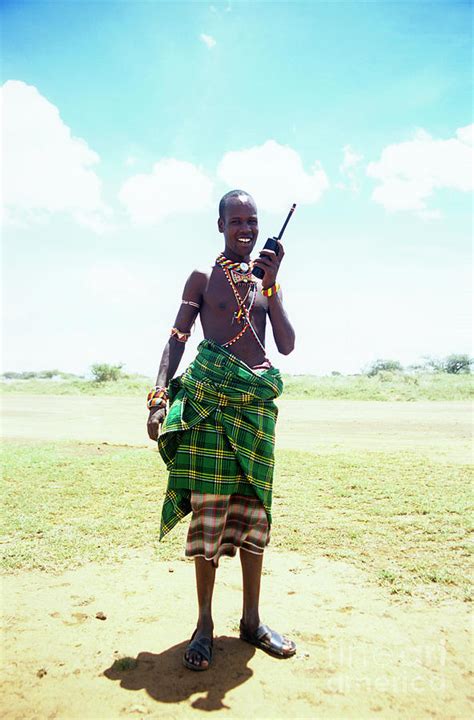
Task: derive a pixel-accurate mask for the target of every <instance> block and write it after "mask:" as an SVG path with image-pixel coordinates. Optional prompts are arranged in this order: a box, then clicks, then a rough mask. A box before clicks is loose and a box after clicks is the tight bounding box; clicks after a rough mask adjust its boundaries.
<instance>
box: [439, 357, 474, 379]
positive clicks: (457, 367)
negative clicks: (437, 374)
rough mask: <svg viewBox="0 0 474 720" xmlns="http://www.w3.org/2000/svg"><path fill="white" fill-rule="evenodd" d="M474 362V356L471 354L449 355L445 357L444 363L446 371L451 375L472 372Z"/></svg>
mask: <svg viewBox="0 0 474 720" xmlns="http://www.w3.org/2000/svg"><path fill="white" fill-rule="evenodd" d="M473 363H474V358H471V357H469V355H465V354H463V355H459V354H458V355H456V354H455V355H448V357H447V358H445V359H444V361H443V365H444V372H447V373H449V374H450V375H460V374H461V373H470V372H471V365H472V364H473Z"/></svg>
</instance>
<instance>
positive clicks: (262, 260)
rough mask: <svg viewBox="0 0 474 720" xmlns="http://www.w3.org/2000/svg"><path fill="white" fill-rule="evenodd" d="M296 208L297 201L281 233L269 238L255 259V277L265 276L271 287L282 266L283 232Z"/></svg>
mask: <svg viewBox="0 0 474 720" xmlns="http://www.w3.org/2000/svg"><path fill="white" fill-rule="evenodd" d="M295 208H296V203H293V205H292V206H291V209H290V212H289V213H288V216H287V218H286V220H285V222H284V223H283V227H282V229H281V230H280V234H279V235H278V237H272V238H268V240H267V242H266V243H265V245H264V246H263V249H262V250H261V251H260V257H259V258H257V259H256V260H255V261H254V266H253V270H252V273H253V274H254V275H255V277H257V278H260V279H262V278H263V277H265V280H264V285H265V287H270V286H271V285H274V283H275V278H276V274H277V272H278V268H279V267H280V263H281V261H282V259H283V256H284V254H285V253H284V250H283V245H282V244H281V242H280V240H281V238H282V236H283V233H284V232H285V229H286V226H287V225H288V223H289V221H290V218H291V216H292V215H293V213H294V211H295Z"/></svg>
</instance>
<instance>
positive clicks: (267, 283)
mask: <svg viewBox="0 0 474 720" xmlns="http://www.w3.org/2000/svg"><path fill="white" fill-rule="evenodd" d="M278 245H279V248H280V252H279V253H278V255H277V254H276V253H275V252H274V251H273V250H262V251H261V252H260V257H259V258H257V260H255V262H254V265H257V266H258V267H260V268H262V270H263V271H264V273H265V275H264V276H263V283H262V286H263V288H264V289H267V288H269V287H272V286H273V285H275V283H276V281H277V279H276V278H277V274H278V269H279V267H280V263H281V261H282V260H283V256H284V254H285V252H284V250H283V245H282V244H281V243H280V242H279V243H278ZM267 302H268V316H269V318H270V322H271V324H272V330H273V337H274V338H275V343H276V346H277V348H278V352H280V353H281V354H282V355H289V354H290V353H291V352H292V351H293V350H294V347H295V331H294V330H293V326H292V325H291V323H290V321H289V320H288V316H287V314H286V312H285V308H284V307H283V298H282V295H281V290H279V291H278V292H277V293H274V294H273V295H271V296H270V297H269V298H267Z"/></svg>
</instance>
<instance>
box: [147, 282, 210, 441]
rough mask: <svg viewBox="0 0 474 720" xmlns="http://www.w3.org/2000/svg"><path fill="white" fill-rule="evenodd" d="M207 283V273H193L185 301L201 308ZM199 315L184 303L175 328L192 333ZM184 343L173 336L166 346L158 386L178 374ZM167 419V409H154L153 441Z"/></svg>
mask: <svg viewBox="0 0 474 720" xmlns="http://www.w3.org/2000/svg"><path fill="white" fill-rule="evenodd" d="M206 282H207V276H206V275H205V273H202V272H199V271H197V270H195V271H194V272H192V273H191V275H190V276H189V278H188V280H187V281H186V285H185V286H184V290H183V301H185V300H187V301H188V302H189V301H191V302H193V303H195V304H196V305H199V306H201V304H202V298H203V293H204V288H205V283H206ZM198 314H199V308H197V307H195V306H194V305H188V304H186V303H184V302H183V303H182V304H181V306H180V308H179V311H178V314H177V316H176V320H175V323H174V327H175V328H176V329H177V330H179V331H180V332H182V333H190V332H191V328H192V326H193V325H194V323H195V321H196V318H197V316H198ZM184 346H185V343H184V342H180V341H179V340H178V339H177V337H176V336H171V337H170V338H169V340H168V342H167V343H166V345H165V348H164V350H163V354H162V356H161V361H160V367H159V370H158V375H157V377H156V385H157V386H159V387H167V385H168V383H169V381H170V380H171V378H172V377H174V375H175V374H176V371H177V370H178V367H179V363H180V362H181V358H182V357H183V353H184ZM165 417H166V408H160V407H157V408H152V409H151V410H150V415H149V417H148V423H147V430H148V436H149V437H150V439H151V440H156V439H157V438H158V434H159V426H160V424H161V423H162V422H163V420H164V419H165Z"/></svg>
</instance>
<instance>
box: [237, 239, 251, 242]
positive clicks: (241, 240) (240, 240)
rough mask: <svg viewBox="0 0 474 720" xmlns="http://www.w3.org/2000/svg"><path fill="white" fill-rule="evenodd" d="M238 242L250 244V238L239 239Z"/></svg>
mask: <svg viewBox="0 0 474 720" xmlns="http://www.w3.org/2000/svg"><path fill="white" fill-rule="evenodd" d="M239 242H243V243H249V242H250V238H239Z"/></svg>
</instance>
